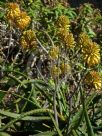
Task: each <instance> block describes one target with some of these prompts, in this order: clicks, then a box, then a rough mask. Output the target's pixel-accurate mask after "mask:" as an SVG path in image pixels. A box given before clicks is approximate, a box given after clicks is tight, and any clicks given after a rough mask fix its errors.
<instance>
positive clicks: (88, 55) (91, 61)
mask: <svg viewBox="0 0 102 136" xmlns="http://www.w3.org/2000/svg"><path fill="white" fill-rule="evenodd" d="M82 53H83V58H84V61H85V63H87V65H88V66H89V67H91V66H94V65H96V64H99V63H100V60H101V57H100V48H99V45H98V44H97V43H95V42H91V43H90V44H89V45H87V46H86V47H85V48H83V50H82Z"/></svg>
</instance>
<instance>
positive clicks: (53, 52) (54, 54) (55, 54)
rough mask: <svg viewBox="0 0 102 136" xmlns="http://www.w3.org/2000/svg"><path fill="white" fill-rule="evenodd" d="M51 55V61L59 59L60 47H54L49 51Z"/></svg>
mask: <svg viewBox="0 0 102 136" xmlns="http://www.w3.org/2000/svg"><path fill="white" fill-rule="evenodd" d="M49 55H50V57H51V59H57V58H58V55H59V47H58V46H57V47H52V48H51V50H50V51H49Z"/></svg>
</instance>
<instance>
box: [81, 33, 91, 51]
mask: <svg viewBox="0 0 102 136" xmlns="http://www.w3.org/2000/svg"><path fill="white" fill-rule="evenodd" d="M90 42H92V41H91V39H90V38H89V36H88V35H87V34H86V33H81V34H80V35H79V46H80V47H81V48H83V47H85V46H87V45H88V44H89V43H90Z"/></svg>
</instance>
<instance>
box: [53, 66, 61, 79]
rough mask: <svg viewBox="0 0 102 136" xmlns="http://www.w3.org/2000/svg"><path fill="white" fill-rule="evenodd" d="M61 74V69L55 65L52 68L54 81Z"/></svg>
mask: <svg viewBox="0 0 102 136" xmlns="http://www.w3.org/2000/svg"><path fill="white" fill-rule="evenodd" d="M60 74H61V69H60V68H59V67H57V66H56V65H54V66H53V67H52V68H51V76H52V78H53V79H55V78H57V77H59V76H60Z"/></svg>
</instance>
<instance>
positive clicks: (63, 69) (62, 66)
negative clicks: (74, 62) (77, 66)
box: [60, 62, 71, 74]
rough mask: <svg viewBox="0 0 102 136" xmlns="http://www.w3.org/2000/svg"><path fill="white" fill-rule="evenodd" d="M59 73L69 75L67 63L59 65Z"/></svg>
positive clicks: (69, 67) (69, 68)
mask: <svg viewBox="0 0 102 136" xmlns="http://www.w3.org/2000/svg"><path fill="white" fill-rule="evenodd" d="M60 69H61V73H62V74H70V73H71V66H70V65H69V64H67V63H64V62H63V63H61V65H60Z"/></svg>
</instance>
